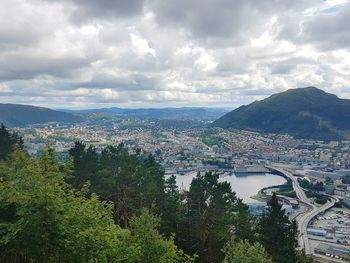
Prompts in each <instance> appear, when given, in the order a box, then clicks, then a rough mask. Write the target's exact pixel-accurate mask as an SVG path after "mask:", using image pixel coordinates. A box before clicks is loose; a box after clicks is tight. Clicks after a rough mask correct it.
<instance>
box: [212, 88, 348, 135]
mask: <svg viewBox="0 0 350 263" xmlns="http://www.w3.org/2000/svg"><path fill="white" fill-rule="evenodd" d="M213 126H216V127H222V128H237V129H248V130H257V131H262V132H272V133H289V134H292V135H294V136H296V137H298V138H307V139H308V138H312V139H321V140H337V139H341V138H343V136H342V133H341V132H339V131H349V130H350V100H345V99H339V98H338V97H336V96H335V95H332V94H329V93H326V92H324V91H322V90H319V89H317V88H314V87H308V88H302V89H291V90H288V91H285V92H282V93H278V94H275V95H272V96H271V97H269V98H267V99H264V100H262V101H255V102H253V103H251V104H249V105H247V106H241V107H239V108H238V109H235V110H234V111H232V112H230V113H227V114H226V115H224V116H223V117H221V118H220V119H218V120H216V121H215V122H214V123H213Z"/></svg>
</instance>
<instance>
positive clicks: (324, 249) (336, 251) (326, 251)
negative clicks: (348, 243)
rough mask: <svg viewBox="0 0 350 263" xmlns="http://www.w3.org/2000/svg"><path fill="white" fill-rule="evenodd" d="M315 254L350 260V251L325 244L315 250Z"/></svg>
mask: <svg viewBox="0 0 350 263" xmlns="http://www.w3.org/2000/svg"><path fill="white" fill-rule="evenodd" d="M315 253H318V254H321V255H325V256H327V257H332V258H337V259H344V260H346V261H348V260H350V250H349V249H346V248H343V247H336V246H332V245H328V244H325V243H320V244H319V245H318V246H317V247H316V248H315Z"/></svg>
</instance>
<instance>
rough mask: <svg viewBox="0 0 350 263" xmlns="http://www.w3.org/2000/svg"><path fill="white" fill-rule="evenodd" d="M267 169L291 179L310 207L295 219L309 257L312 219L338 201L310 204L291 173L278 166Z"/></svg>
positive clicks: (300, 239) (301, 244) (300, 198)
mask: <svg viewBox="0 0 350 263" xmlns="http://www.w3.org/2000/svg"><path fill="white" fill-rule="evenodd" d="M266 167H267V168H269V169H271V170H276V171H278V172H280V173H283V174H284V175H286V176H287V177H288V178H290V179H291V180H292V183H293V189H294V191H295V193H296V196H297V198H298V199H299V201H300V202H303V203H304V204H306V205H307V206H308V207H309V209H308V210H307V211H306V212H305V213H302V214H300V215H299V216H297V217H296V218H295V219H296V220H297V222H298V230H299V239H298V241H299V247H300V248H301V249H304V251H305V254H307V255H310V254H312V253H313V251H311V248H310V243H309V238H308V236H307V226H308V224H309V222H310V221H311V219H312V218H314V217H315V216H317V215H318V214H319V213H321V212H323V211H326V210H327V209H329V208H331V207H332V206H333V205H334V204H335V202H336V200H335V199H334V198H332V201H328V202H327V203H326V204H324V205H322V206H319V207H317V206H315V205H314V204H312V203H311V202H310V200H309V198H307V196H306V194H305V192H304V190H303V189H302V188H301V187H300V185H299V183H298V179H297V178H296V177H295V176H294V175H293V174H292V173H290V172H289V171H287V170H285V169H283V168H280V167H277V166H266Z"/></svg>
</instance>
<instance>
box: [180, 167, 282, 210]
mask: <svg viewBox="0 0 350 263" xmlns="http://www.w3.org/2000/svg"><path fill="white" fill-rule="evenodd" d="M196 174H197V173H196V172H191V173H188V174H186V175H177V176H176V183H177V185H178V187H179V188H180V190H188V189H189V186H190V184H191V181H192V179H193V178H194V177H196ZM219 181H227V182H229V183H230V184H231V187H232V191H234V192H235V193H236V195H237V196H238V197H239V198H241V199H242V200H243V202H244V203H246V204H251V203H259V202H258V201H257V200H254V199H252V198H251V197H252V196H254V195H256V194H257V193H258V192H259V191H260V190H261V189H262V188H265V187H268V186H274V185H281V184H284V183H285V182H286V179H284V178H283V177H281V176H278V175H275V174H270V173H266V174H250V175H248V176H235V175H232V176H225V177H220V178H219Z"/></svg>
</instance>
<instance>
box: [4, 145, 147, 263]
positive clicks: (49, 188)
mask: <svg viewBox="0 0 350 263" xmlns="http://www.w3.org/2000/svg"><path fill="white" fill-rule="evenodd" d="M64 177H65V175H64V174H63V173H62V172H61V170H60V167H59V165H58V164H57V163H56V162H55V160H54V154H53V151H45V152H43V154H42V156H41V157H40V159H39V160H34V159H31V158H30V157H29V156H28V155H27V154H26V153H25V152H23V151H21V150H16V151H15V152H14V153H13V154H11V156H10V157H9V159H8V160H7V161H6V162H0V251H1V253H2V255H1V256H2V257H3V258H5V262H15V261H14V260H13V259H15V260H18V259H21V260H23V261H25V260H27V261H28V262H29V261H30V262H35V263H36V262H38V263H39V262H40V263H41V262H48V263H51V262H55V263H56V262H73V263H74V262H77V263H78V262H106V263H107V262H139V258H140V255H141V253H140V248H139V246H138V245H137V244H135V243H134V242H133V240H132V237H131V234H130V232H129V231H128V230H123V229H121V228H120V227H119V226H117V225H115V224H114V223H113V219H112V207H111V205H110V204H108V203H101V202H100V201H99V200H98V198H97V196H95V195H92V197H91V198H86V197H85V194H84V193H81V192H78V191H75V190H73V189H72V188H71V187H70V186H69V185H67V184H66V183H65V182H64Z"/></svg>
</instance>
